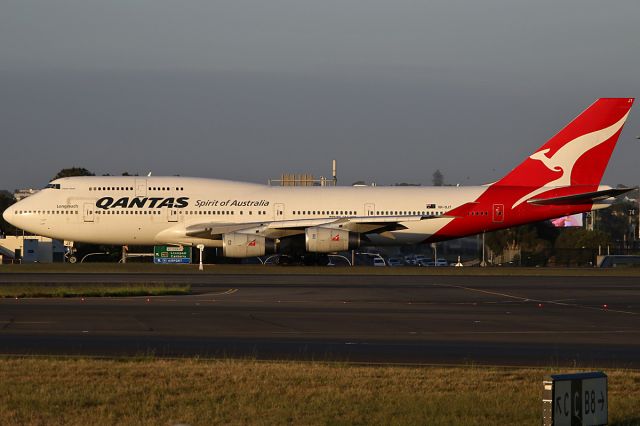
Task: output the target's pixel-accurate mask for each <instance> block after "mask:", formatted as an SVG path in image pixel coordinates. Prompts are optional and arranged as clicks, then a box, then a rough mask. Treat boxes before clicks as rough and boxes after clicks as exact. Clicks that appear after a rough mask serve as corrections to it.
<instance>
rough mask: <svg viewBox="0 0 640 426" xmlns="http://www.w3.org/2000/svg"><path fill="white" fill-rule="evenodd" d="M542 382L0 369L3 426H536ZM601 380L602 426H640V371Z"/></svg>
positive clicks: (195, 365)
mask: <svg viewBox="0 0 640 426" xmlns="http://www.w3.org/2000/svg"><path fill="white" fill-rule="evenodd" d="M550 372H551V371H550V370H548V371H546V370H543V369H523V368H515V369H514V368H511V369H506V368H486V367H372V366H349V365H336V364H322V363H294V362H287V363H277V362H257V361H250V360H249V361H242V360H218V361H216V360H194V359H185V360H156V359H141V360H136V361H131V360H128V361H118V360H91V359H39V358H5V359H0V424H3V425H13V424H16V425H18V424H19V425H55V424H65V425H103V424H114V425H115V424H117V425H128V424H135V425H147V424H148V425H170V424H176V423H187V424H191V425H205V424H257V425H272V424H296V425H298V424H304V425H308V424H361V425H365V424H366V425H369V424H384V425H406V424H430V425H431V424H436V425H437V424H446V425H489V424H501V425H506V424H513V425H526V424H531V425H537V424H540V423H541V412H542V402H541V398H542V379H543V377H544V375H545V374H548V373H550ZM554 372H559V371H554ZM562 372H567V371H566V370H563V371H562ZM607 373H608V374H609V406H610V408H609V422H610V424H616V425H622V424H638V422H640V403H639V398H638V396H639V395H640V372H637V371H623V370H616V371H607Z"/></svg>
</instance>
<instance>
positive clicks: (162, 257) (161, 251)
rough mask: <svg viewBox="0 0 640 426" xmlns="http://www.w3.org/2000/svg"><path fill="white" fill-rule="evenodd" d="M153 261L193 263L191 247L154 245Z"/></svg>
mask: <svg viewBox="0 0 640 426" xmlns="http://www.w3.org/2000/svg"><path fill="white" fill-rule="evenodd" d="M153 263H162V264H165V263H191V247H187V246H154V247H153Z"/></svg>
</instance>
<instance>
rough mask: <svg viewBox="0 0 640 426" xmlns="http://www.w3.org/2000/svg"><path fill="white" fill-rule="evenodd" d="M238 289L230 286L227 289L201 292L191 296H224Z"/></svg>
mask: <svg viewBox="0 0 640 426" xmlns="http://www.w3.org/2000/svg"><path fill="white" fill-rule="evenodd" d="M237 292H238V289H237V288H230V289H229V290H227V291H222V292H217V293H215V292H214V293H203V294H194V295H193V297H202V296H225V295H230V294H234V293H237Z"/></svg>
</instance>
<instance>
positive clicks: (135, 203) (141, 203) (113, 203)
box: [96, 197, 189, 210]
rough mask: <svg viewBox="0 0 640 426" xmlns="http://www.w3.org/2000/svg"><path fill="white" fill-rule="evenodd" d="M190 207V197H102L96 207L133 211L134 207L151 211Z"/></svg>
mask: <svg viewBox="0 0 640 426" xmlns="http://www.w3.org/2000/svg"><path fill="white" fill-rule="evenodd" d="M187 206H189V197H178V198H173V197H168V198H163V197H134V198H129V197H122V198H118V199H117V200H116V199H115V198H113V197H102V198H100V199H99V200H98V201H96V207H98V208H100V209H104V210H108V209H113V208H116V207H120V208H124V209H131V208H134V207H146V208H149V209H152V208H156V209H161V208H163V207H167V208H170V209H173V208H175V209H183V208H185V207H187Z"/></svg>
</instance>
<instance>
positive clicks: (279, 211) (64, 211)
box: [5, 176, 487, 246]
mask: <svg viewBox="0 0 640 426" xmlns="http://www.w3.org/2000/svg"><path fill="white" fill-rule="evenodd" d="M486 189H487V188H486V187H484V186H476V187H368V186H367V187H331V186H327V187H272V186H266V185H259V184H252V183H243V182H234V181H225V180H216V179H201V178H187V177H128V176H126V177H125V176H123V177H75V178H63V179H58V180H56V181H53V182H52V183H51V184H50V185H49V187H48V188H45V189H43V190H42V191H40V192H38V193H37V194H35V195H33V196H30V197H28V198H26V199H25V200H23V201H20V202H19V203H17V204H15V205H13V206H12V207H11V208H10V209H8V210H7V211H6V212H5V218H6V219H7V220H8V221H9V222H10V223H12V224H14V225H16V226H18V227H20V228H22V229H25V230H27V231H29V232H32V233H35V234H39V235H44V236H47V237H51V238H56V239H61V240H67V241H75V242H87V243H96V244H114V245H115V244H117V245H128V244H131V245H154V244H163V243H165V244H167V243H169V244H171V243H176V244H200V243H202V244H204V245H207V246H218V245H219V243H220V242H219V241H215V240H211V239H200V238H191V237H185V236H184V230H185V229H186V228H188V227H189V226H196V225H200V224H203V223H206V224H221V225H224V224H244V223H248V224H251V223H262V222H265V223H266V222H278V223H292V222H295V221H307V222H308V221H309V220H313V219H326V218H341V217H347V218H348V217H363V216H376V217H380V216H404V215H422V216H435V218H432V219H429V220H418V221H410V222H406V223H405V222H402V225H403V227H404V228H406V229H402V230H397V231H392V232H391V234H392V236H391V238H390V237H389V236H388V235H387V236H380V235H372V236H371V241H372V242H374V243H376V244H407V243H419V242H422V241H424V240H425V239H427V238H428V237H429V236H430V235H432V234H434V233H435V232H436V231H437V230H439V229H441V228H442V227H443V226H445V225H446V224H447V223H448V222H449V221H451V220H452V219H451V218H446V217H442V218H438V217H437V216H440V215H442V214H443V213H444V212H446V211H449V210H451V209H454V208H456V207H458V206H460V205H462V204H464V203H466V202H469V201H472V200H475V199H477V198H478V197H479V196H480V195H481V194H482V192H484V191H485V190H486Z"/></svg>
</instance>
